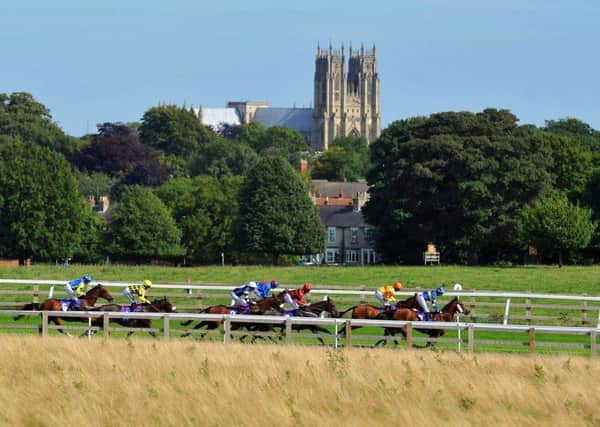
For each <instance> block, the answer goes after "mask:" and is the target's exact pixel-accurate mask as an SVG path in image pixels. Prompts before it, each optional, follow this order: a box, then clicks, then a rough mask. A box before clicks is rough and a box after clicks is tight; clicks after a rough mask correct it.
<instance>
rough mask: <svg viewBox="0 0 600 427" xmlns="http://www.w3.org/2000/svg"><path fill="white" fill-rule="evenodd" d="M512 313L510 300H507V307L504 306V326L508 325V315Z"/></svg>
mask: <svg viewBox="0 0 600 427" xmlns="http://www.w3.org/2000/svg"><path fill="white" fill-rule="evenodd" d="M509 313H510V298H506V305H505V306H504V320H503V321H502V324H503V325H508V315H509Z"/></svg>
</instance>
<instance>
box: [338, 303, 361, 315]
mask: <svg viewBox="0 0 600 427" xmlns="http://www.w3.org/2000/svg"><path fill="white" fill-rule="evenodd" d="M359 305H360V304H359ZM356 307H358V305H355V306H353V307H350V308H349V309H347V310H344V311H340V317H343V316H344V314H346V313H348V312H349V311H352V310H354V309H355V308H356Z"/></svg>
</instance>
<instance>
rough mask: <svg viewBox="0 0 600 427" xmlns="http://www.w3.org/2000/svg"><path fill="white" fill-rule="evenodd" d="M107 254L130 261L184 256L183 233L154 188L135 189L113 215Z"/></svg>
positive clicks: (138, 187) (126, 195)
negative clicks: (181, 242)
mask: <svg viewBox="0 0 600 427" xmlns="http://www.w3.org/2000/svg"><path fill="white" fill-rule="evenodd" d="M106 237H107V239H106V242H107V244H106V250H107V252H108V253H109V254H110V255H112V256H114V257H117V258H120V259H127V260H144V261H147V260H151V259H155V258H175V257H179V256H182V255H183V253H184V250H183V248H182V247H181V245H180V240H181V231H180V230H179V229H178V228H177V225H176V224H175V221H174V220H173V217H172V216H171V213H170V212H169V210H168V209H167V207H166V206H165V205H164V203H163V202H162V201H161V200H160V199H159V198H158V197H157V196H156V195H155V194H154V193H153V192H152V190H151V189H149V188H145V187H141V186H133V187H131V188H130V189H128V191H126V192H125V194H123V196H122V198H121V201H120V203H119V205H118V206H117V207H116V208H115V210H114V211H113V213H112V216H111V219H110V222H109V224H108V231H107V236H106Z"/></svg>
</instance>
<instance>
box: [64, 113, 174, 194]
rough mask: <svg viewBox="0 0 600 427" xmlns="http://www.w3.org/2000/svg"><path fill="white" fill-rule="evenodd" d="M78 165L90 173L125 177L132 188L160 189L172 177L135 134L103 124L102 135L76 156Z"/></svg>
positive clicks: (118, 124) (95, 136) (151, 150)
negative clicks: (153, 187) (151, 187)
mask: <svg viewBox="0 0 600 427" xmlns="http://www.w3.org/2000/svg"><path fill="white" fill-rule="evenodd" d="M74 163H75V165H76V166H77V167H79V168H80V169H82V170H87V171H89V172H102V173H106V174H108V175H111V176H118V177H125V181H127V182H126V183H127V184H129V185H133V184H140V185H160V184H162V183H163V182H164V181H165V180H166V179H167V178H168V176H169V171H168V170H167V169H166V168H165V167H164V166H163V165H162V164H161V163H160V162H159V160H158V156H157V153H156V152H155V151H154V150H153V149H152V148H150V147H148V146H146V145H144V144H141V143H140V142H139V140H138V138H137V136H136V134H135V133H134V132H133V130H131V128H130V127H129V126H127V125H124V124H122V123H102V124H99V125H98V134H97V135H94V136H93V137H92V142H91V144H90V145H89V146H87V147H86V148H84V149H83V150H81V152H80V153H79V154H78V155H76V156H75V159H74ZM128 176H129V177H128Z"/></svg>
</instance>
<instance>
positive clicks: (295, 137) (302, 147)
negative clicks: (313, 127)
mask: <svg viewBox="0 0 600 427" xmlns="http://www.w3.org/2000/svg"><path fill="white" fill-rule="evenodd" d="M235 140H237V141H238V142H240V143H242V144H245V145H248V146H249V147H251V148H252V149H253V150H254V151H256V152H257V153H258V154H259V155H260V156H263V157H264V156H279V157H283V158H285V159H286V160H287V161H288V162H289V163H290V164H291V165H292V167H294V168H297V167H298V164H299V163H300V159H302V158H305V157H306V156H307V155H310V154H311V153H312V152H313V149H312V148H310V147H309V146H308V145H307V144H306V142H305V140H304V138H303V136H302V134H301V133H300V132H298V131H297V130H294V129H288V128H284V127H281V126H273V127H269V128H267V127H265V126H263V125H261V124H260V123H257V122H251V123H249V124H246V125H242V126H240V129H239V131H238V132H237V137H236V139H235Z"/></svg>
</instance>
